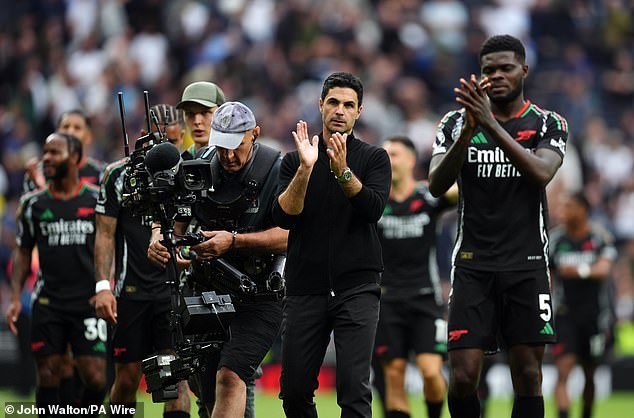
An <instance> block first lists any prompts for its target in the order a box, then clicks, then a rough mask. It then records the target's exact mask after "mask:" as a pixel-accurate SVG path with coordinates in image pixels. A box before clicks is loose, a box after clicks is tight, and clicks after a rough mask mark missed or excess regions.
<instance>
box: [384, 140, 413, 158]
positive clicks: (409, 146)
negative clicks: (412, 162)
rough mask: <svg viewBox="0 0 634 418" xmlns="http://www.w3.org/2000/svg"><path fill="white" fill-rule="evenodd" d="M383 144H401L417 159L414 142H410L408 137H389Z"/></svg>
mask: <svg viewBox="0 0 634 418" xmlns="http://www.w3.org/2000/svg"><path fill="white" fill-rule="evenodd" d="M385 142H395V143H398V144H402V145H403V146H404V147H405V148H407V149H408V150H410V151H412V152H413V153H414V155H415V156H417V157H418V151H416V145H414V142H412V140H411V139H409V137H407V136H405V135H396V136H391V137H389V138H387V139H386V140H385Z"/></svg>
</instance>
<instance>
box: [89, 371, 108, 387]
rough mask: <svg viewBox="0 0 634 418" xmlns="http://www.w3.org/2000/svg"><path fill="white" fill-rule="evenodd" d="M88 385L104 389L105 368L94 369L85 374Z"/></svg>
mask: <svg viewBox="0 0 634 418" xmlns="http://www.w3.org/2000/svg"><path fill="white" fill-rule="evenodd" d="M84 383H85V385H86V387H88V388H90V389H92V390H103V389H104V388H105V387H106V372H105V370H99V369H92V370H90V372H89V373H87V374H86V375H85V376H84Z"/></svg>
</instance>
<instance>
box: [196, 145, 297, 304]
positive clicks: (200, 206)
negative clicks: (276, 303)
mask: <svg viewBox="0 0 634 418" xmlns="http://www.w3.org/2000/svg"><path fill="white" fill-rule="evenodd" d="M253 147H254V148H253V156H252V157H251V160H250V161H249V162H248V163H247V165H246V166H245V167H244V168H243V169H242V170H241V171H240V173H238V174H236V175H233V176H232V175H231V174H229V175H227V173H226V172H225V171H224V170H222V167H221V166H220V161H219V160H218V157H217V153H216V149H215V148H207V149H205V150H203V151H202V154H200V157H199V158H202V159H204V160H208V161H209V162H210V169H211V174H212V181H213V185H212V187H211V188H210V189H209V190H208V191H207V192H205V193H204V194H203V197H204V200H202V201H201V202H196V203H195V204H194V206H193V208H192V210H193V215H194V218H195V219H197V220H198V222H199V224H203V225H205V224H207V225H208V222H209V221H210V220H218V222H217V224H216V225H214V226H217V227H221V228H227V229H228V228H235V227H236V226H237V224H238V220H239V219H240V217H241V216H242V215H243V214H245V213H249V210H250V209H257V208H258V194H259V192H260V190H261V189H262V187H263V186H264V183H265V182H266V179H267V177H268V174H269V172H270V171H271V169H272V168H273V165H274V164H275V162H276V161H277V160H278V159H279V157H280V152H279V151H277V150H275V149H273V148H271V147H268V146H266V145H261V144H254V145H253ZM256 160H257V163H256ZM266 212H267V211H266V210H264V211H259V210H258V211H254V212H253V215H254V218H253V219H251V221H250V222H249V223H250V225H248V226H247V228H249V227H254V226H256V225H258V223H259V221H260V220H261V219H262V218H263V217H264V216H266ZM241 229H244V228H241ZM279 257H282V258H283V259H285V258H286V257H285V256H283V255H277V256H274V258H273V259H272V260H270V261H268V262H266V263H265V265H266V264H273V265H274V264H275V262H276V261H277V262H278V263H279V260H280V259H279ZM256 258H260V257H256ZM194 264H196V265H198V266H199V267H201V268H202V271H201V273H203V277H206V278H207V279H203V280H202V281H203V282H206V283H207V284H208V285H210V286H211V287H212V288H214V289H215V290H219V291H223V292H228V293H230V294H232V295H233V296H234V297H235V296H238V297H240V298H242V297H244V296H246V293H248V294H249V295H250V297H248V299H251V300H278V299H279V298H280V297H281V296H283V290H284V289H283V288H284V280H283V278H281V276H280V278H276V279H274V280H277V281H280V282H279V284H278V286H281V288H279V289H278V288H276V289H273V288H271V283H272V281H271V277H269V278H268V279H267V280H266V282H265V283H259V284H257V285H256V286H257V287H256V288H251V289H248V287H249V286H248V285H247V286H245V282H247V281H243V280H240V281H236V280H235V277H234V278H233V279H230V278H229V276H240V273H241V272H240V271H237V273H238V274H233V275H232V274H228V273H227V272H226V271H224V272H222V273H220V274H218V273H219V270H223V269H219V268H218V266H216V268H212V263H207V262H203V263H200V264H199V263H194ZM256 264H260V263H259V262H258V263H256ZM230 267H231V266H230ZM261 267H264V265H262V266H261ZM282 270H283V268H282ZM212 271H215V273H212ZM249 273H251V272H249ZM242 276H243V277H244V275H242ZM246 277H248V276H246ZM199 280H200V279H199ZM248 282H250V283H251V284H254V285H255V283H254V282H252V281H250V280H248ZM276 287H277V286H276Z"/></svg>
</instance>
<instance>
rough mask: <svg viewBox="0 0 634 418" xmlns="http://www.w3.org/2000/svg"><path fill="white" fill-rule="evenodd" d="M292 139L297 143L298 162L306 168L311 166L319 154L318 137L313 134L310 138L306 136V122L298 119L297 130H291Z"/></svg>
mask: <svg viewBox="0 0 634 418" xmlns="http://www.w3.org/2000/svg"><path fill="white" fill-rule="evenodd" d="M293 139H294V140H295V145H297V152H298V153H299V160H300V163H301V164H302V165H303V166H304V167H306V168H312V167H313V166H314V165H315V162H317V156H318V155H319V152H318V145H319V137H318V136H317V135H315V136H313V139H312V140H311V139H310V138H309V136H308V124H307V123H306V122H305V121H303V120H300V121H299V122H297V131H293Z"/></svg>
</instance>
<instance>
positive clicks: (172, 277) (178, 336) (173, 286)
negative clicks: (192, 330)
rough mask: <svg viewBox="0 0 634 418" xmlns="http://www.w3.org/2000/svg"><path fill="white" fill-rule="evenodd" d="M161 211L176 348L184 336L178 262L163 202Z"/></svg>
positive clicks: (172, 224)
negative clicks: (167, 259)
mask: <svg viewBox="0 0 634 418" xmlns="http://www.w3.org/2000/svg"><path fill="white" fill-rule="evenodd" d="M159 207H160V211H161V222H159V224H160V225H161V234H162V235H163V240H162V241H161V243H162V244H163V245H164V246H165V247H166V248H167V250H168V251H169V253H170V261H169V263H168V266H167V280H168V281H167V283H168V285H169V287H170V299H171V302H172V310H171V313H170V326H171V328H172V330H173V332H172V335H173V336H174V341H173V342H174V348H176V349H178V348H180V347H181V346H182V344H183V343H184V336H183V332H182V329H181V327H180V326H178V324H180V321H181V318H180V316H181V314H180V304H181V299H180V294H179V291H178V290H179V289H178V286H179V280H178V263H177V261H176V245H175V242H176V239H175V237H174V221H173V220H170V219H169V217H168V216H167V211H166V209H165V206H164V204H162V203H161V204H160V205H159Z"/></svg>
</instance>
